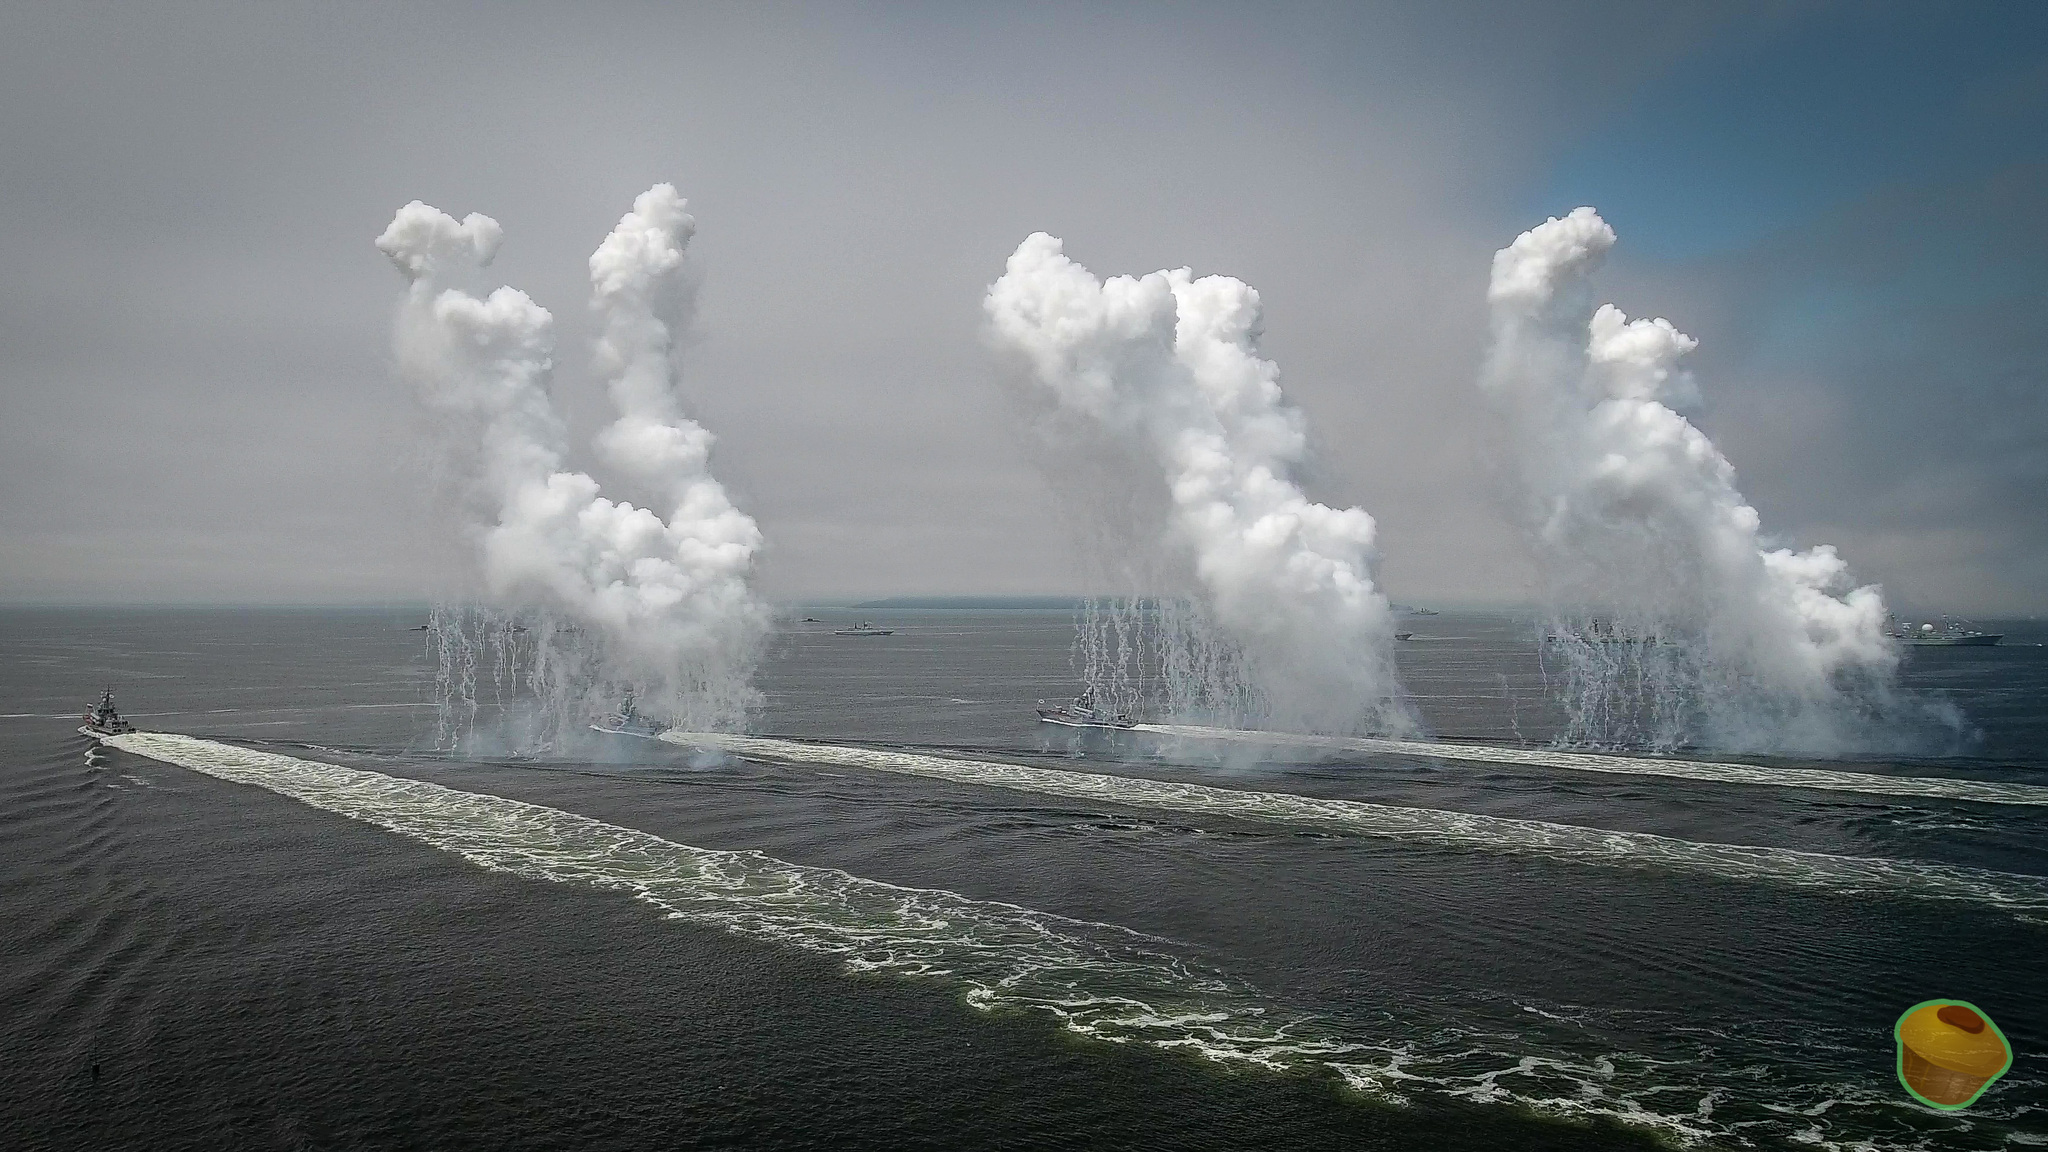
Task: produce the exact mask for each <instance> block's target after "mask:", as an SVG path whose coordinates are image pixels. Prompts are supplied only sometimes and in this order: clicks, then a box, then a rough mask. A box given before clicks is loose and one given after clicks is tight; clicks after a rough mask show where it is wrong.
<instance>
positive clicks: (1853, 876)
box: [661, 732, 2048, 912]
mask: <svg viewBox="0 0 2048 1152" xmlns="http://www.w3.org/2000/svg"><path fill="white" fill-rule="evenodd" d="M661 738H662V739H663V740H666V741H668V742H670V743H673V744H681V745H684V746H685V747H698V748H716V749H719V750H722V751H724V752H727V753H730V754H733V755H738V756H747V757H752V758H755V759H760V760H768V761H779V762H782V763H786V764H807V765H808V764H826V765H832V766H834V767H842V768H864V769H868V770H870V771H875V772H888V773H895V774H898V775H907V776H922V777H926V778H929V779H934V780H946V781H951V782H954V783H961V784H979V785H985V786H987V787H992V788H1006V789H1009V790H1012V791H1017V792H1029V793H1033V794H1036V795H1041V796H1060V797H1065V798H1068V799H1076V800H1089V801H1094V802H1097V803H1103V804H1115V805H1119V806H1122V807H1127V808H1150V809H1157V810H1163V811H1169V812H1182V813H1190V814H1194V815H1201V816H1216V817H1226V818H1230V819H1237V820H1257V821H1270V822H1274V823H1280V824H1286V825H1289V826H1293V827H1311V828H1320V829H1329V830H1334V831H1341V832H1345V833H1349V834H1353V835H1358V836H1370V837H1375V838H1381V839H1390V840H1401V841H1408V842H1412V843H1418V844H1425V845H1431V846H1438V847H1447V848H1455V849H1470V850H1477V851H1483V852H1502V853H1510V854H1516V855H1527V856H1536V857H1542V858H1546V859H1551V860H1561V861H1569V862H1574V863H1581V864H1596V865H1605V866H1611V867H1628V868H1648V869H1663V870H1668V871H1680V872H1693V873H1704V874H1706V875H1711V876H1718V877H1723V878H1726V879H1731V880H1741V881H1764V882H1770V883H1779V884H1787V885H1792V886H1795V887H1800V888H1814V889H1822V890H1826V891H1829V892H1840V893H1877V894H1884V895H1896V896H1910V897H1917V898H1921V899H1934V900H1965V901H1970V902H1973V903H1979V904H1988V905H1992V906H1994V907H1998V908H2003V909H2007V910H2010V911H2014V912H2039V911H2041V910H2044V909H2048V877H2042V876H2027V875H2020V874H2016V873H2010V872H1993V871H1989V870H1987V869H1981V868H1964V867H1958V866H1955V865H1948V864H1933V863H1925V862H1921V861H1912V860H1887V859H1882V858H1876V857H1864V856H1836V855H1830V854H1828V853H1823V852H1801V851H1797V850H1794V849H1790V848H1764V847H1754V846H1749V845H1741V844H1713V843H1700V842H1697V841H1692V840H1679V839H1676V838H1674V837H1670V836H1657V835H1653V834H1650V833H1647V832H1615V831H1610V830H1608V829H1604V828H1586V827H1581V826H1579V825H1575V824H1552V823H1549V822H1547V821H1542V820H1517V819H1509V818H1506V817H1501V816H1480V815H1476V814H1473V813H1469V812H1452V811H1446V810H1442V809H1436V808H1403V807H1397V806H1393V805H1387V804H1371V803H1367V802H1365V801H1360V800H1327V799H1322V798H1319V797H1314V796H1301V795H1297V794H1295V793H1291V792H1253V791H1248V790H1241V789H1235V788H1217V787H1213V786H1211V785H1207V784H1189V783H1183V782H1180V781H1171V780H1145V779H1140V778H1136V777H1131V776H1113V775H1109V774H1107V773H1098V772H1071V771H1067V770H1065V769H1059V768H1036V767H1031V766H1028V765H1023V764H1009V763H1003V762H1000V761H989V760H957V759H953V758H951V757H944V756H926V755H922V754H919V753H913V752H897V751H891V750H888V749H879V748H858V747H852V746H849V745H840V744H806V743H801V742H798V741H794V740H776V739H770V738H768V737H762V736H733V735H727V734H723V733H709V732H664V733H662V736H661Z"/></svg>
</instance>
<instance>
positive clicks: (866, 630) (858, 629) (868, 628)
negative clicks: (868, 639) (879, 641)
mask: <svg viewBox="0 0 2048 1152" xmlns="http://www.w3.org/2000/svg"><path fill="white" fill-rule="evenodd" d="M832 634H833V635H834V636H894V635H895V634H896V630H895V629H894V628H877V627H875V622H874V621H873V620H863V621H861V622H860V623H859V624H857V625H855V626H854V627H852V628H834V629H833V630H832Z"/></svg>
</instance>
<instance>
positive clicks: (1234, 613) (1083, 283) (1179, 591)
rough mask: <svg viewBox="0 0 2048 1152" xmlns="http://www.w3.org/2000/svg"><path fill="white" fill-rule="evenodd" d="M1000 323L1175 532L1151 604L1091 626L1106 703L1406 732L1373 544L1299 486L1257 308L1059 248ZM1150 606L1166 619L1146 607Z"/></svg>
mask: <svg viewBox="0 0 2048 1152" xmlns="http://www.w3.org/2000/svg"><path fill="white" fill-rule="evenodd" d="M984 305H985V308H986V311H987V314H988V317H989V321H990V326H991V331H992V333H993V336H994V339H995V340H996V342H997V343H998V344H999V345H1001V346H1002V347H1004V348H1006V349H1008V350H1010V351H1012V352H1015V353H1017V354H1019V355H1020V356H1021V358H1022V359H1023V360H1024V362H1025V363H1026V364H1027V366H1028V369H1029V374H1030V378H1031V379H1032V380H1033V381H1034V382H1035V383H1036V384H1037V386H1038V387H1039V388H1041V389H1043V390H1044V393H1045V394H1047V395H1049V396H1050V397H1051V398H1052V399H1053V400H1054V401H1055V402H1056V404H1057V405H1058V407H1059V409H1060V410H1061V411H1062V412H1063V413H1065V414H1067V415H1069V416H1078V417H1081V418H1083V419H1085V420H1086V421H1087V422H1089V423H1090V424H1092V425H1093V426H1095V427H1097V428H1099V429H1101V430H1102V431H1103V432H1105V433H1106V434H1107V435H1108V436H1109V437H1110V438H1111V439H1112V440H1113V441H1114V442H1115V443H1117V444H1119V445H1121V446H1122V447H1123V450H1124V452H1125V453H1126V454H1128V455H1131V456H1135V457H1137V458H1140V459H1144V460H1148V461H1149V462H1150V466H1151V468H1152V469H1154V470H1155V475H1156V477H1157V480H1158V481H1159V482H1162V483H1163V484H1164V487H1165V490H1166V496H1167V500H1166V507H1165V511H1164V517H1163V520H1164V522H1163V524H1162V525H1161V526H1160V528H1159V530H1158V531H1157V533H1156V534H1155V535H1154V536H1153V537H1152V538H1151V539H1147V540H1142V541H1138V542H1136V544H1135V546H1136V547H1138V548H1139V549H1141V550H1142V551H1143V552H1145V553H1147V555H1146V556H1145V557H1141V558H1140V562H1139V563H1138V564H1137V565H1136V566H1135V567H1134V568H1133V569H1132V570H1133V571H1136V572H1139V573H1141V574H1143V575H1144V576H1145V577H1146V578H1149V579H1157V578H1158V577H1159V575H1160V574H1162V573H1175V574H1182V573H1184V574H1185V579H1184V580H1180V581H1176V582H1173V583H1170V584H1166V585H1165V586H1161V585H1160V584H1154V585H1153V586H1150V587H1139V588H1136V589H1134V590H1133V591H1132V595H1130V596H1127V597H1120V598H1116V599H1113V600H1110V601H1106V602H1104V603H1103V604H1101V605H1098V607H1097V608H1096V609H1094V610H1092V611H1091V612H1090V613H1086V614H1084V619H1083V636H1082V639H1081V642H1080V645H1081V649H1083V650H1084V652H1083V655H1084V656H1085V657H1086V659H1085V660H1084V661H1082V662H1083V663H1084V667H1086V668H1087V669H1089V670H1090V671H1091V674H1100V673H1101V672H1102V671H1103V665H1102V663H1101V662H1102V661H1104V660H1109V661H1111V662H1112V663H1113V664H1114V666H1115V668H1116V669H1117V670H1116V671H1114V672H1113V673H1110V674H1109V675H1107V676H1106V677H1105V682H1104V683H1102V684H1099V685H1098V684H1096V683H1095V682H1094V681H1093V680H1091V681H1090V687H1091V688H1096V689H1097V690H1098V691H1104V692H1108V693H1112V694H1113V693H1118V692H1128V691H1131V690H1133V688H1132V686H1133V685H1142V684H1145V683H1147V682H1151V683H1154V684H1156V685H1157V688H1158V693H1157V696H1156V698H1155V700H1154V701H1153V702H1152V703H1154V704H1155V706H1157V707H1160V708H1163V709H1165V712H1166V714H1168V715H1177V716H1181V717H1183V718H1192V717H1193V716H1195V715H1204V716H1207V717H1208V718H1209V719H1210V720H1211V721H1213V722H1220V723H1234V724H1240V725H1244V724H1259V725H1269V726H1274V727H1281V728H1288V729H1297V730H1306V731H1330V732H1349V731H1357V730H1364V729H1375V730H1391V729H1396V728H1405V727H1407V726H1408V724H1409V721H1408V719H1407V716H1406V713H1405V712H1404V711H1403V709H1402V708H1401V707H1400V705H1399V704H1398V703H1397V701H1396V688H1395V680H1394V674H1393V660H1392V640H1393V624H1392V615H1391V613H1390V611H1389V609H1388V605H1387V600H1386V597H1385V596H1384V595H1382V594H1381V593H1380V591H1379V590H1378V588H1376V587H1375V586H1374V583H1373V574H1372V570H1373V565H1374V563H1375V560H1376V553H1375V548H1374V533H1375V527H1374V524H1373V520H1372V517H1371V516H1369V515H1367V514H1366V513H1365V512H1364V511H1362V510H1360V509H1358V508H1342V509H1339V508H1332V507H1329V506H1327V505H1324V504H1319V503H1316V502H1314V501H1311V500H1309V499H1308V498H1307V497H1306V496H1305V495H1303V493H1302V491H1301V489H1300V487H1299V486H1298V485H1297V483H1296V482H1295V480H1294V471H1295V469H1296V468H1297V467H1298V466H1299V465H1300V464H1301V462H1302V461H1303V460H1304V459H1305V458H1306V456H1307V432H1306V422H1305V421H1304V419H1303V417H1302V415H1301V413H1300V411H1299V410H1297V409H1295V408H1294V407H1292V406H1290V405H1289V404H1287V403H1286V399H1285V397H1284V396H1283V395H1282V393H1281V391H1280V385H1279V368H1278V366H1277V365H1275V364H1274V363H1273V362H1272V361H1270V360H1266V359H1264V358H1262V357H1261V356H1260V355H1259V348H1258V340H1259V335H1260V331H1261V327H1262V318H1261V313H1260V307H1259V296H1258V293H1257V292H1256V291H1254V290H1253V289H1252V288H1251V287H1250V286H1249V285H1247V284H1244V283H1243V282H1241V281H1238V280H1233V279H1230V278H1228V277H1222V276H1207V277H1202V278H1200V279H1196V278H1195V277H1194V276H1193V275H1192V273H1190V272H1189V271H1188V270H1187V269H1185V268H1183V269H1177V270H1173V271H1163V272H1154V273H1151V274H1150V275H1147V276H1143V277H1139V278H1133V277H1129V276H1117V277H1112V278H1110V279H1108V280H1106V281H1105V280H1100V279H1097V278H1096V277H1095V275H1094V274H1093V273H1091V272H1089V270H1088V269H1086V268H1084V267H1082V266H1081V265H1079V264H1076V263H1074V262H1073V261H1072V260H1069V259H1068V258H1067V257H1066V256H1065V254H1064V253H1063V251H1062V246H1061V242H1060V241H1059V240H1058V239H1056V238H1054V237H1052V236H1048V235H1046V234H1044V233H1042V232H1041V233H1037V234H1034V235H1033V236H1031V237H1030V238H1029V239H1027V240H1025V241H1024V243H1023V244H1022V245H1021V246H1019V247H1018V249H1017V251H1016V253H1015V254H1014V255H1012V256H1011V257H1010V259H1009V263H1008V266H1007V268H1006V270H1005V271H1004V274H1003V276H1002V277H1001V278H1000V279H998V280H997V281H996V282H995V283H994V284H993V285H991V286H990V288H989V291H988V296H987V298H986V300H985V301H984ZM1148 601H1149V602H1150V605H1151V606H1150V607H1149V608H1147V607H1146V606H1145V605H1146V604H1147V602H1148Z"/></svg>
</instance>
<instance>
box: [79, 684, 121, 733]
mask: <svg viewBox="0 0 2048 1152" xmlns="http://www.w3.org/2000/svg"><path fill="white" fill-rule="evenodd" d="M78 730H79V731H80V732H82V733H84V734H85V735H87V736H91V737H93V738H94V739H98V738H100V737H102V736H120V735H123V734H124V733H128V732H133V731H135V725H133V724H130V723H129V722H127V721H126V720H123V719H121V713H120V710H119V709H117V708H115V707H114V689H113V687H112V686H111V685H110V686H108V688H107V690H106V691H105V692H102V693H100V702H99V703H97V704H95V705H93V706H92V707H90V708H88V709H86V710H85V723H83V724H80V725H79V726H78Z"/></svg>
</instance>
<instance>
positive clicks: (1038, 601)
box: [846, 596, 1437, 616]
mask: <svg viewBox="0 0 2048 1152" xmlns="http://www.w3.org/2000/svg"><path fill="white" fill-rule="evenodd" d="M1087 605H1088V598H1087V597H1085V596H890V597H886V598H884V599H881V600H862V601H860V602H859V603H857V604H848V605H846V607H848V608H927V609H930V608H961V609H969V610H977V611H983V612H988V611H997V610H1001V609H1005V608H1035V609H1039V610H1041V611H1050V612H1060V611H1066V612H1078V611H1080V610H1081V609H1082V608H1085V607H1087ZM1138 605H1139V607H1141V608H1151V607H1153V602H1152V601H1151V600H1149V599H1147V600H1140V601H1139V602H1138ZM1387 607H1388V608H1390V609H1392V611H1393V612H1394V614H1395V615H1397V616H1434V615H1436V614H1437V613H1436V609H1434V608H1416V607H1413V606H1410V605H1407V604H1389V605H1388V606H1387Z"/></svg>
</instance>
